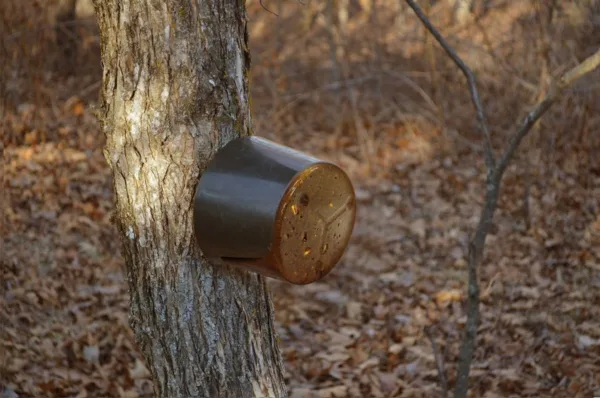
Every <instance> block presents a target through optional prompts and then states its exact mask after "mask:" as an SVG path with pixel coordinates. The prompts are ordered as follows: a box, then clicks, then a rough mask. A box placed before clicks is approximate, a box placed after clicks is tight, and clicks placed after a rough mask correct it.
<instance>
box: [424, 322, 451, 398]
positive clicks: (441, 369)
mask: <svg viewBox="0 0 600 398" xmlns="http://www.w3.org/2000/svg"><path fill="white" fill-rule="evenodd" d="M431 329H432V326H431V325H430V326H427V327H426V328H425V335H427V338H428V339H429V341H430V342H431V349H432V350H433V358H434V359H435V365H436V367H437V371H438V375H439V377H440V384H441V387H442V392H441V394H440V396H441V398H447V397H448V378H447V377H446V370H445V368H446V366H445V365H444V357H442V355H441V353H440V350H439V349H438V346H437V343H436V342H435V339H434V337H433V333H432V332H431Z"/></svg>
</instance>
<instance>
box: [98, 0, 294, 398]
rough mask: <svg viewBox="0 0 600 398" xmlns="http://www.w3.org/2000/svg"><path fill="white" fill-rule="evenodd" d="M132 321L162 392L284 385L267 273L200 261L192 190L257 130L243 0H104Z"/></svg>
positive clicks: (262, 391) (105, 105)
mask: <svg viewBox="0 0 600 398" xmlns="http://www.w3.org/2000/svg"><path fill="white" fill-rule="evenodd" d="M95 7H96V14H97V17H98V22H99V26H100V32H101V39H102V64H103V85H102V109H101V111H100V112H99V118H100V120H101V122H102V125H103V129H104V133H105V134H106V140H107V142H106V149H105V156H106V159H107V161H108V163H109V165H110V167H111V168H112V171H113V176H114V191H115V200H116V211H115V220H116V224H117V226H118V229H119V231H120V237H121V240H122V241H123V249H124V256H125V261H126V268H127V276H128V282H129V291H130V294H131V313H130V316H131V326H132V328H133V330H134V332H135V336H136V339H137V342H138V344H139V346H140V347H141V349H142V352H143V354H144V356H145V358H146V361H147V363H148V365H149V368H150V370H151V372H152V374H153V377H154V381H155V391H156V393H157V395H159V396H162V397H211V398H212V397H250V396H260V397H267V396H268V397H276V396H284V395H285V394H286V392H285V385H284V382H283V367H282V361H281V356H280V352H279V349H278V347H277V340H276V336H275V332H274V326H273V308H272V304H271V301H270V297H269V293H268V290H267V286H266V283H265V280H264V279H263V278H262V277H259V276H257V275H255V274H250V273H243V272H240V271H235V270H233V269H229V268H226V267H225V266H213V265H211V264H209V263H208V262H207V261H206V260H205V259H203V257H202V255H201V253H200V251H199V249H198V248H197V246H196V245H195V243H194V238H193V228H192V199H193V195H194V189H195V187H196V184H197V182H198V178H199V175H200V173H201V172H202V170H203V169H204V168H205V167H206V165H207V162H208V160H209V159H210V158H211V157H212V155H213V154H214V153H215V151H216V150H217V149H218V148H219V147H221V146H222V145H224V144H225V143H226V142H227V141H229V140H231V139H232V138H234V137H237V136H239V135H247V134H250V124H251V120H250V109H249V104H248V99H249V98H248V79H247V72H248V68H249V63H250V59H249V53H248V48H247V30H246V19H247V18H246V11H245V4H244V1H243V0H233V1H232V0H229V1H228V0H178V1H166V0H95Z"/></svg>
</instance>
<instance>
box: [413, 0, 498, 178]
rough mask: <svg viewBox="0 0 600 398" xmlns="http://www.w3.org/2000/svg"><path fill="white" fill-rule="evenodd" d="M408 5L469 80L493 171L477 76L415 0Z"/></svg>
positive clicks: (485, 147)
mask: <svg viewBox="0 0 600 398" xmlns="http://www.w3.org/2000/svg"><path fill="white" fill-rule="evenodd" d="M406 3H407V4H408V5H409V6H410V8H412V9H413V11H414V12H415V14H417V17H419V19H420V20H421V22H422V23H423V25H425V27H426V28H427V30H428V31H429V32H430V33H431V34H432V35H433V37H435V39H436V40H437V42H438V43H439V44H440V45H441V46H442V48H443V49H444V51H446V54H448V56H449V57H450V58H451V59H452V61H454V63H455V64H456V66H458V68H459V69H460V70H461V71H462V73H463V75H465V77H466V78H467V83H468V85H469V91H470V93H471V101H473V105H474V106H475V111H476V113H477V118H478V119H479V128H480V129H481V132H482V133H483V137H484V154H485V163H486V165H487V168H488V170H492V169H493V168H494V166H495V159H494V149H493V147H492V141H491V137H490V129H489V127H488V123H487V119H486V117H485V113H484V112H483V105H481V98H480V97H479V91H478V90H477V82H476V80H475V75H474V74H473V72H472V71H471V69H470V68H469V67H468V66H467V64H465V62H464V61H463V60H462V59H461V58H460V57H459V56H458V55H457V54H456V51H454V49H453V48H452V46H450V44H448V42H447V41H446V39H444V38H443V37H442V35H441V34H440V32H439V31H438V30H437V29H436V28H435V26H433V24H432V23H431V22H430V21H429V18H427V16H426V15H425V13H423V10H421V8H420V7H419V6H418V5H417V3H415V1H414V0H406Z"/></svg>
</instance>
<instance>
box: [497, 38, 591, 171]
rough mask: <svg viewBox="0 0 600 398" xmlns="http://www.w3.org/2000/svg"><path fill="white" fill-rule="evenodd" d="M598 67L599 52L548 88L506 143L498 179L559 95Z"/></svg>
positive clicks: (499, 164)
mask: <svg viewBox="0 0 600 398" xmlns="http://www.w3.org/2000/svg"><path fill="white" fill-rule="evenodd" d="M598 65H600V50H598V51H596V53H594V54H593V55H591V56H589V57H588V58H586V59H585V60H584V61H583V62H582V63H580V64H579V65H577V66H576V67H574V68H573V69H571V70H569V71H567V72H566V73H565V74H563V75H562V76H561V77H560V78H559V79H558V80H557V81H556V82H554V83H553V84H552V85H551V86H550V90H549V91H548V94H547V95H546V97H545V98H544V99H543V100H542V101H541V102H540V103H539V104H538V105H537V106H536V107H535V108H534V109H533V110H532V111H531V112H529V113H528V114H527V116H525V118H524V119H523V121H522V122H521V126H520V127H519V129H518V130H517V132H516V133H515V134H514V135H513V136H512V137H510V140H509V141H508V148H507V149H506V151H504V153H503V154H502V157H501V158H500V161H499V162H498V168H497V170H496V174H498V177H497V178H498V179H500V178H502V173H504V170H505V169H506V166H508V163H509V162H510V160H511V159H512V157H513V155H514V153H515V151H516V150H517V147H518V146H519V144H520V143H521V140H523V138H525V136H526V135H527V133H529V130H531V128H532V127H533V125H534V124H535V122H536V121H537V120H538V119H539V118H540V117H541V116H542V115H543V114H544V112H546V111H547V110H548V108H550V107H551V106H552V104H554V102H555V101H556V100H557V99H558V98H560V95H561V94H562V93H563V91H564V90H565V89H567V88H568V87H569V86H571V85H572V84H573V83H575V82H576V81H577V80H579V79H580V78H581V77H583V76H585V75H586V74H588V73H590V72H591V71H593V70H594V69H596V68H597V67H598Z"/></svg>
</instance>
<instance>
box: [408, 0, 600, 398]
mask: <svg viewBox="0 0 600 398" xmlns="http://www.w3.org/2000/svg"><path fill="white" fill-rule="evenodd" d="M406 2H407V3H408V5H409V6H410V7H411V8H412V9H413V10H414V11H415V13H416V14H417V16H418V17H419V19H420V20H421V22H422V23H423V24H424V25H425V27H426V28H427V29H428V30H429V31H430V32H431V33H432V34H433V36H434V37H435V38H436V39H437V41H438V42H439V43H440V45H441V46H442V47H443V48H444V50H445V51H446V53H447V54H448V55H449V56H450V58H452V60H453V61H454V62H455V63H456V65H457V66H458V67H459V68H460V69H461V70H462V72H463V74H464V75H465V77H466V78H467V82H468V84H469V90H470V92H471V99H472V100H473V104H474V105H475V108H476V111H477V115H478V117H479V121H480V125H481V129H482V131H483V133H484V139H485V146H484V154H485V160H486V166H487V169H488V173H487V177H486V194H485V201H484V206H483V208H482V210H481V215H480V217H479V222H478V225H477V228H476V229H475V234H474V235H473V238H472V239H471V241H470V242H469V251H468V273H469V275H468V298H467V322H466V326H465V336H464V338H463V341H462V344H461V347H460V351H459V360H458V370H457V380H456V388H455V390H454V397H455V398H465V397H466V396H467V392H468V386H469V373H470V370H471V362H472V360H473V353H474V351H475V346H476V338H477V327H478V325H479V317H480V314H479V302H480V289H479V282H478V277H477V267H478V264H479V263H480V262H481V258H482V257H483V250H484V247H485V239H486V237H487V235H488V232H489V230H490V227H491V225H492V219H493V217H494V212H495V211H496V207H497V204H498V196H499V193H500V185H501V183H502V177H503V175H504V171H505V170H506V168H507V167H508V164H509V163H510V161H511V159H512V157H513V155H514V154H515V152H516V150H517V148H518V146H519V144H520V143H521V141H522V140H523V138H525V136H526V135H527V134H528V133H529V132H530V131H531V128H532V127H533V126H534V124H535V122H536V121H537V120H539V118H540V117H541V116H542V115H543V114H544V112H546V111H547V110H548V109H549V108H550V107H551V106H552V104H554V102H556V100H557V99H558V98H559V97H560V95H561V94H562V93H563V92H564V90H565V89H566V88H568V87H569V86H571V85H572V84H573V83H574V82H575V81H577V80H578V79H580V78H581V77H583V76H584V75H586V74H587V73H590V72H591V71H592V70H594V69H596V68H597V67H598V66H599V65H600V50H599V51H597V52H596V53H595V54H593V55H592V56H590V57H588V58H587V59H585V60H584V61H583V62H582V63H581V64H579V65H577V66H576V67H574V68H573V69H571V70H569V71H567V72H566V73H564V74H563V75H562V76H561V77H560V78H559V79H558V80H556V82H554V83H553V84H552V85H551V87H550V90H549V92H548V94H547V95H546V97H545V98H544V99H543V100H542V101H541V102H539V103H538V105H536V107H535V108H534V109H533V110H532V111H531V112H530V113H529V114H528V115H527V116H526V117H525V118H524V119H523V121H522V122H521V124H520V127H519V128H517V130H516V132H515V133H514V134H513V135H512V136H511V137H510V138H509V141H508V145H507V147H506V149H505V151H504V152H503V153H502V155H501V157H500V160H499V162H498V165H497V166H496V164H495V159H494V154H493V148H492V147H491V141H490V136H489V129H488V127H487V122H486V120H485V115H484V113H483V107H482V105H481V101H480V100H479V94H478V92H477V87H476V84H475V78H474V76H473V73H472V72H471V70H470V69H469V68H468V67H467V65H466V64H465V63H464V62H463V61H462V60H461V59H460V58H459V57H458V56H457V55H456V52H455V51H454V50H453V49H452V47H451V46H450V45H449V44H448V43H447V42H446V41H445V40H444V38H443V37H442V36H441V34H440V33H439V32H438V31H437V30H436V28H435V27H434V26H433V25H432V24H431V22H429V20H428V19H427V17H426V16H425V15H424V14H423V12H422V11H421V9H420V8H419V7H418V6H417V5H416V4H415V2H414V1H413V0H406Z"/></svg>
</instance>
